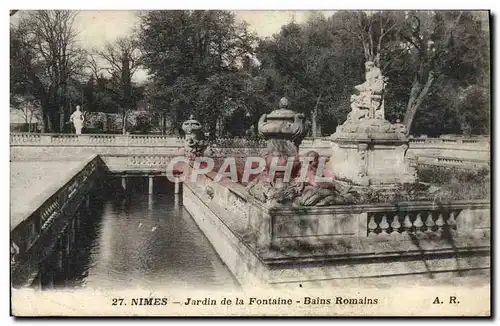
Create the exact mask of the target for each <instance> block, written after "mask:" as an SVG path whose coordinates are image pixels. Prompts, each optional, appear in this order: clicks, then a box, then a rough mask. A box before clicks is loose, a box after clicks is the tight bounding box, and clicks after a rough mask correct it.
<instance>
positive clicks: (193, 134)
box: [181, 115, 208, 159]
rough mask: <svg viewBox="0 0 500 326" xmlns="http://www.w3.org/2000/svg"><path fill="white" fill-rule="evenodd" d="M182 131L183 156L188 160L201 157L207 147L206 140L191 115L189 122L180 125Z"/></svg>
mask: <svg viewBox="0 0 500 326" xmlns="http://www.w3.org/2000/svg"><path fill="white" fill-rule="evenodd" d="M181 128H182V130H183V131H184V132H185V135H186V136H185V141H184V154H185V155H186V156H187V157H188V158H189V159H194V158H195V157H198V156H202V155H203V153H204V152H205V149H206V148H207V147H208V140H207V139H206V137H205V135H204V134H203V132H202V126H201V123H200V122H199V121H198V120H195V118H194V116H193V115H191V116H190V117H189V120H186V121H184V122H183V123H182V127H181Z"/></svg>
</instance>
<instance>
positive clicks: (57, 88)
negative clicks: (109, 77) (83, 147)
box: [10, 10, 85, 131]
mask: <svg viewBox="0 0 500 326" xmlns="http://www.w3.org/2000/svg"><path fill="white" fill-rule="evenodd" d="M76 15H77V12H72V11H67V10H48V11H45V10H40V11H29V12H27V13H26V14H25V15H23V16H22V17H21V18H20V21H19V22H18V24H17V26H13V25H11V42H10V52H11V55H10V63H11V93H12V92H13V93H14V94H19V95H33V96H34V97H35V98H36V99H38V100H39V101H40V103H41V107H42V112H43V120H44V127H45V128H47V129H48V130H49V131H59V130H62V129H63V126H64V123H65V121H66V116H67V115H69V112H67V111H68V110H66V108H67V107H68V103H67V89H68V81H69V79H70V78H71V77H73V76H76V75H78V74H81V73H82V70H83V64H84V60H85V53H84V51H83V50H82V49H80V48H79V47H78V46H77V45H76V32H75V31H74V29H73V22H74V19H75V17H76ZM58 122H59V123H58Z"/></svg>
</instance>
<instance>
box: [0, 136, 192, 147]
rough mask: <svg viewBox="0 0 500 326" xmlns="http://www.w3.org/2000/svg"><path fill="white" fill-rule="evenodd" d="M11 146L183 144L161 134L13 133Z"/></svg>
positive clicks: (142, 145)
mask: <svg viewBox="0 0 500 326" xmlns="http://www.w3.org/2000/svg"><path fill="white" fill-rule="evenodd" d="M10 144H11V146H33V145H43V146H141V147H144V146H162V147H163V146H174V147H178V146H183V144H184V141H183V140H182V139H180V138H175V137H170V136H161V135H106V134H82V135H75V134H35V133H11V134H10Z"/></svg>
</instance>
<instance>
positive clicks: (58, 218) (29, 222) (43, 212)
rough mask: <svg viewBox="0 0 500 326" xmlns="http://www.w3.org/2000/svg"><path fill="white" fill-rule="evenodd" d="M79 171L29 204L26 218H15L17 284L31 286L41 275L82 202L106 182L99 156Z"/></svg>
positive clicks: (13, 249)
mask: <svg viewBox="0 0 500 326" xmlns="http://www.w3.org/2000/svg"><path fill="white" fill-rule="evenodd" d="M75 170H78V172H77V173H76V174H72V176H71V177H70V178H69V179H68V180H64V182H63V183H62V184H57V185H56V184H54V185H53V187H52V188H50V189H49V190H48V191H47V192H45V193H44V194H41V196H39V197H38V198H37V200H35V201H34V202H30V203H26V207H27V209H25V210H23V215H22V216H11V225H10V229H11V262H12V272H13V273H12V275H13V284H15V285H23V284H24V285H26V284H29V283H30V282H31V281H32V280H33V278H34V277H35V276H36V275H37V274H38V268H39V262H41V261H43V260H44V259H45V257H46V256H48V255H50V254H51V251H52V247H53V246H54V244H55V243H56V242H57V241H58V239H59V238H60V237H61V234H62V233H63V232H65V229H66V228H67V227H68V224H69V223H70V222H71V221H72V219H73V217H74V215H75V214H77V211H78V210H79V207H80V204H81V203H82V201H83V200H84V199H85V198H86V197H87V196H88V194H89V192H90V190H91V189H92V187H93V186H94V184H95V183H96V182H99V180H102V179H103V173H105V171H106V168H105V165H104V162H103V161H102V159H101V158H100V157H99V156H97V155H95V156H93V158H91V159H90V160H86V161H85V162H84V163H82V165H81V166H79V167H77V169H75ZM55 188H57V190H54V189H55Z"/></svg>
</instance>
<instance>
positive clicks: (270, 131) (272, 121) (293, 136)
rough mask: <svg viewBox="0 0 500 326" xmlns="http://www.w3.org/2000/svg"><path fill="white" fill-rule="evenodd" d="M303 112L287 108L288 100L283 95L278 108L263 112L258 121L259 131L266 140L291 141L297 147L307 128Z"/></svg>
mask: <svg viewBox="0 0 500 326" xmlns="http://www.w3.org/2000/svg"><path fill="white" fill-rule="evenodd" d="M304 118H305V116H304V114H303V113H297V112H295V111H293V110H289V109H288V100H287V99H286V98H285V97H283V98H282V99H281V100H280V102H279V109H278V110H274V111H272V112H271V113H269V114H263V115H262V116H261V117H260V120H259V123H258V130H259V133H260V134H261V135H262V136H263V137H264V138H265V139H266V140H268V143H269V140H283V141H291V142H292V143H293V144H294V145H295V147H296V148H297V149H298V147H299V145H300V143H301V142H302V139H304V137H305V135H306V133H307V128H306V127H305V124H304Z"/></svg>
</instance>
